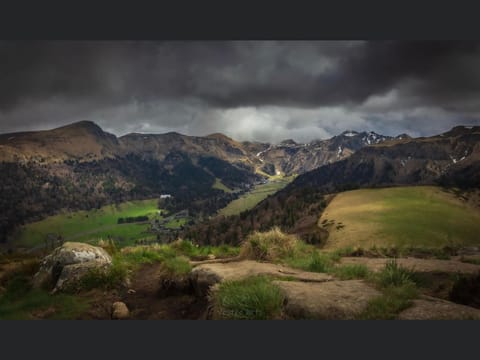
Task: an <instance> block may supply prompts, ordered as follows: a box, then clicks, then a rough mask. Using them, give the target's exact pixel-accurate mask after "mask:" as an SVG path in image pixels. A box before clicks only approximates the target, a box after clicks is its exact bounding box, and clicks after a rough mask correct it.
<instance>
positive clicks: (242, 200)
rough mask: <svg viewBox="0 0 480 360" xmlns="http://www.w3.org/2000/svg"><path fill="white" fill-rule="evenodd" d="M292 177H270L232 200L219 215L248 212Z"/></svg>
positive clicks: (286, 183) (281, 187)
mask: <svg viewBox="0 0 480 360" xmlns="http://www.w3.org/2000/svg"><path fill="white" fill-rule="evenodd" d="M293 179H294V176H288V177H278V176H276V177H271V178H270V180H269V182H268V183H266V184H259V185H256V186H255V187H254V188H253V189H252V190H251V191H249V192H248V193H246V194H243V195H242V196H240V197H239V198H238V199H235V200H233V201H232V202H231V203H229V204H228V205H227V206H226V207H224V208H223V209H221V210H219V212H218V213H219V215H224V216H230V215H237V214H240V213H241V212H242V211H245V210H249V209H251V208H253V207H254V206H255V205H257V204H258V203H259V202H260V201H262V200H263V199H265V198H266V197H267V196H269V195H272V194H274V193H276V192H277V191H279V190H281V189H283V188H284V187H285V186H287V185H288V183H290V182H291V181H292V180H293Z"/></svg>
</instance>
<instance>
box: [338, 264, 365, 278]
mask: <svg viewBox="0 0 480 360" xmlns="http://www.w3.org/2000/svg"><path fill="white" fill-rule="evenodd" d="M332 273H333V274H334V275H335V276H337V277H338V278H340V279H341V280H351V279H365V278H367V277H368V275H369V274H370V272H369V270H368V268H367V266H366V265H363V264H348V265H342V266H338V267H336V268H334V269H333V270H332Z"/></svg>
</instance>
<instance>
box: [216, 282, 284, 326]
mask: <svg viewBox="0 0 480 360" xmlns="http://www.w3.org/2000/svg"><path fill="white" fill-rule="evenodd" d="M283 302H284V296H283V294H282V292H281V290H280V289H279V288H278V287H277V286H275V285H274V284H272V282H271V280H269V279H268V278H266V277H262V276H258V277H251V278H247V279H244V280H239V281H225V282H223V283H222V284H220V286H219V288H218V290H217V291H216V292H215V293H214V294H213V303H214V308H213V312H214V318H219V319H232V320H268V319H277V318H280V316H281V312H282V306H283Z"/></svg>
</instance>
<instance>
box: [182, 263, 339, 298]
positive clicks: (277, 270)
mask: <svg viewBox="0 0 480 360" xmlns="http://www.w3.org/2000/svg"><path fill="white" fill-rule="evenodd" d="M259 275H266V276H273V277H276V278H291V279H295V280H299V281H305V282H324V281H330V280H332V279H333V278H332V276H330V275H328V274H321V273H311V272H306V271H302V270H298V269H292V268H289V267H286V266H283V265H279V264H272V263H263V262H257V261H253V260H243V261H235V262H228V263H205V264H200V265H198V266H196V267H195V268H193V270H192V271H191V273H190V282H191V284H192V287H193V289H194V292H195V294H196V295H197V296H204V295H207V293H208V290H209V288H211V287H212V286H213V285H215V284H217V283H220V282H222V281H228V280H241V279H244V278H247V277H250V276H259Z"/></svg>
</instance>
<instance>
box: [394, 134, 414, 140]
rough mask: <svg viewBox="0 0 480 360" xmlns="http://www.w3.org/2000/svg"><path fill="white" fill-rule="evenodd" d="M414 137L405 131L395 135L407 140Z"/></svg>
mask: <svg viewBox="0 0 480 360" xmlns="http://www.w3.org/2000/svg"><path fill="white" fill-rule="evenodd" d="M411 138H412V137H411V136H410V135H408V134H407V133H403V134H400V135H397V136H395V139H397V140H405V139H411Z"/></svg>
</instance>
